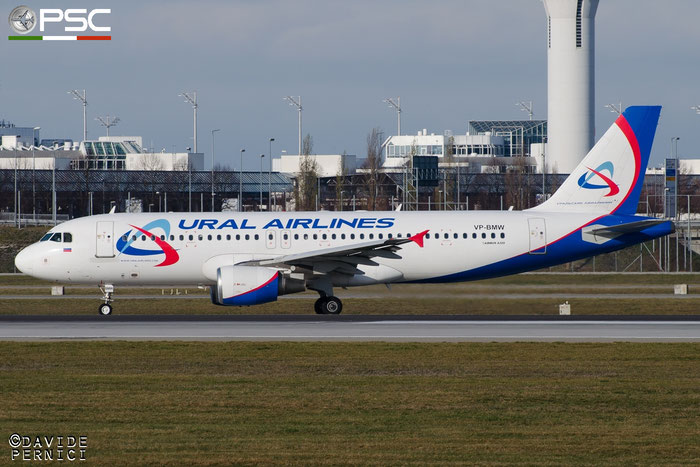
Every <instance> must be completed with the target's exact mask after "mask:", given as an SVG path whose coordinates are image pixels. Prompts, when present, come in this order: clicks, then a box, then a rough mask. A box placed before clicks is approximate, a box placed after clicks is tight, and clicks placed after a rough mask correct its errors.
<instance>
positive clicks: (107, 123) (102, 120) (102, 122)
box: [95, 115, 119, 138]
mask: <svg viewBox="0 0 700 467" xmlns="http://www.w3.org/2000/svg"><path fill="white" fill-rule="evenodd" d="M95 120H97V121H98V122H100V125H102V126H103V127H105V128H107V137H108V138H109V129H110V128H111V127H113V126H114V125H116V124H117V123H119V117H114V118H112V119H110V118H109V115H107V117H105V118H102V117H95Z"/></svg>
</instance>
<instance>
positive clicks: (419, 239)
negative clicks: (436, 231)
mask: <svg viewBox="0 0 700 467" xmlns="http://www.w3.org/2000/svg"><path fill="white" fill-rule="evenodd" d="M427 233H428V230H424V231H422V232H421V233H417V234H415V235H414V236H412V237H410V238H409V240H412V241H414V242H416V243H417V244H418V246H419V247H421V248H423V237H425V234H427Z"/></svg>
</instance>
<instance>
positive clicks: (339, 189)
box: [335, 151, 348, 211]
mask: <svg viewBox="0 0 700 467" xmlns="http://www.w3.org/2000/svg"><path fill="white" fill-rule="evenodd" d="M345 156H347V153H346V152H345V151H343V154H342V155H341V156H340V162H339V163H338V172H336V174H335V199H336V208H335V210H336V211H342V210H343V206H342V205H341V200H342V198H343V189H344V188H345V177H347V175H348V173H347V170H346V168H345Z"/></svg>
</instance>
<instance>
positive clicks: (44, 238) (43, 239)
mask: <svg viewBox="0 0 700 467" xmlns="http://www.w3.org/2000/svg"><path fill="white" fill-rule="evenodd" d="M51 235H53V234H52V233H51V232H49V233H47V234H46V235H44V236H43V237H41V240H39V241H40V242H45V241H46V240H48V239H49V238H51Z"/></svg>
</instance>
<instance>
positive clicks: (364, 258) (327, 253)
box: [15, 106, 674, 315]
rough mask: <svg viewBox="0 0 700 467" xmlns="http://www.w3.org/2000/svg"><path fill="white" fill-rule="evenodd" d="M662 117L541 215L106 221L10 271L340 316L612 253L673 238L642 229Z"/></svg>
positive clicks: (629, 136) (668, 226)
mask: <svg viewBox="0 0 700 467" xmlns="http://www.w3.org/2000/svg"><path fill="white" fill-rule="evenodd" d="M660 112H661V107H660V106H636V107H628V108H627V109H626V110H625V112H624V113H622V114H621V115H620V116H619V118H618V119H617V120H616V121H615V122H614V123H613V125H612V126H611V127H610V129H608V131H607V132H606V133H605V134H604V135H603V137H602V138H601V139H600V140H599V141H598V142H597V143H596V144H595V146H594V147H593V148H592V149H591V151H590V152H589V153H588V154H587V155H586V157H585V158H584V159H583V160H582V161H581V163H580V164H579V166H578V167H577V168H576V169H575V170H574V171H573V172H572V173H571V175H570V176H569V177H568V178H567V179H566V180H565V181H564V182H563V184H562V185H561V187H560V188H559V189H558V190H556V192H555V193H554V194H553V195H552V196H551V197H550V198H549V199H547V200H546V201H544V202H543V203H541V204H539V205H538V206H536V207H533V208H530V209H526V210H523V211H512V210H509V211H452V212H446V211H438V212H435V211H433V212H425V211H421V212H416V211H413V212H406V211H385V212H366V211H365V212H362V211H353V212H343V211H340V212H338V211H335V212H270V213H265V212H254V213H245V212H239V213H229V212H220V213H204V212H198V213H179V212H178V213H173V212H171V213H114V212H110V213H109V214H103V215H95V216H88V217H83V218H78V219H73V220H70V221H67V222H64V223H62V224H59V225H57V226H55V227H54V228H52V229H51V230H49V232H48V233H46V234H45V235H44V236H43V237H42V238H41V240H40V241H39V242H37V243H34V244H32V245H29V246H27V247H26V248H25V249H23V250H22V251H21V252H20V253H19V254H18V255H17V256H16V258H15V265H16V266H17V269H19V270H20V271H22V272H23V273H25V274H28V275H31V276H34V277H36V278H40V279H46V280H49V281H55V282H59V283H65V284H94V285H97V286H99V287H100V290H101V291H102V294H103V296H102V299H101V302H102V303H101V304H100V306H99V313H100V314H102V315H109V314H111V313H112V305H111V304H112V302H113V300H114V298H113V293H114V287H115V286H124V287H128V286H143V285H163V284H168V285H172V286H178V285H194V284H197V285H201V286H208V287H210V293H211V301H212V303H214V304H216V305H223V306H226V305H228V306H249V305H257V304H262V303H267V302H272V301H275V300H277V298H278V296H281V295H285V294H292V293H297V292H303V291H305V290H312V291H315V292H317V293H318V294H319V298H318V300H316V302H315V304H314V311H315V312H316V313H319V314H339V313H340V312H341V311H342V307H343V306H342V302H341V301H340V299H339V298H338V297H336V296H335V295H334V294H333V289H334V288H337V287H343V288H345V287H357V286H364V285H373V284H387V285H389V284H393V283H441V282H459V281H473V280H479V279H487V278H493V277H499V276H504V275H510V274H516V273H520V272H525V271H532V270H536V269H541V268H545V267H548V266H553V265H557V264H562V263H566V262H569V261H574V260H578V259H582V258H587V257H591V256H594V255H599V254H601V253H608V252H612V251H615V250H619V249H622V248H626V247H628V246H631V245H635V244H638V243H641V242H645V241H648V240H651V239H654V238H658V237H662V236H664V235H668V234H670V233H672V232H673V231H674V225H673V223H672V222H671V221H668V220H663V219H657V218H652V217H644V216H638V215H636V212H637V205H638V203H639V197H640V192H641V189H642V184H643V181H644V173H645V171H646V167H647V163H648V161H649V155H650V152H651V146H652V143H653V140H654V133H655V131H656V126H657V124H658V120H659V115H660Z"/></svg>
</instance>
